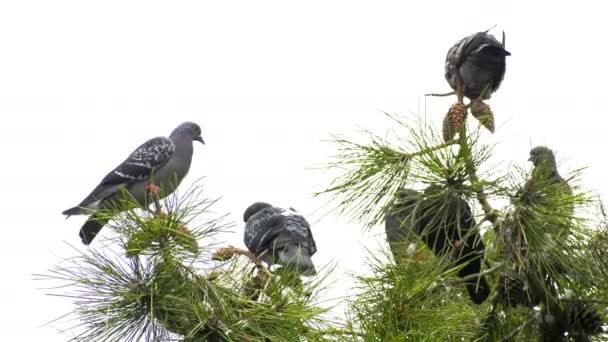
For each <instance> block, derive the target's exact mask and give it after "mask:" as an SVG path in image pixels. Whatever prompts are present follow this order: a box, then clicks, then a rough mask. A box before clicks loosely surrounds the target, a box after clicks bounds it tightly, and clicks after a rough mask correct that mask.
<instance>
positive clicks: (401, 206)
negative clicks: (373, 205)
mask: <svg viewBox="0 0 608 342" xmlns="http://www.w3.org/2000/svg"><path fill="white" fill-rule="evenodd" d="M429 189H430V188H429ZM429 189H427V191H425V194H421V193H419V192H418V191H415V190H411V189H402V190H400V191H399V192H398V194H397V199H396V201H395V203H394V204H393V206H392V208H390V209H389V211H388V212H387V215H386V217H385V229H386V232H387V238H388V241H389V246H390V247H391V250H392V251H393V254H399V253H401V252H400V251H399V250H398V251H395V250H393V248H394V247H401V248H402V246H399V244H400V241H403V240H402V239H403V237H404V236H405V235H406V234H408V233H410V232H414V233H416V234H417V235H418V236H420V238H421V239H422V241H424V243H425V244H426V245H427V246H429V248H430V249H431V250H432V251H433V253H434V254H435V255H437V256H439V257H442V256H444V255H446V254H448V253H451V254H452V260H453V263H454V265H462V264H466V265H465V266H464V267H463V268H461V269H460V270H459V271H458V275H459V276H460V277H463V278H464V277H466V276H469V275H472V274H476V273H479V272H481V264H482V260H483V254H484V251H485V246H484V244H483V241H482V239H481V235H480V234H479V233H478V232H476V233H474V234H470V236H468V237H467V239H466V241H462V239H463V238H464V237H465V235H467V233H468V232H469V230H470V229H471V228H472V227H475V218H474V217H473V214H472V211H471V207H470V206H469V204H468V203H467V201H466V200H464V199H463V198H461V197H460V196H459V195H457V194H455V193H449V194H447V195H446V196H443V195H442V196H440V197H435V196H431V195H429V193H430V192H431V191H428V190H429ZM465 284H466V289H467V292H468V293H469V297H470V298H471V300H472V301H473V302H474V303H476V304H481V303H483V302H484V301H485V300H486V298H488V296H489V294H490V286H489V284H488V282H487V281H486V279H485V277H483V276H482V277H481V278H480V277H474V278H472V279H469V280H467V281H466V282H465Z"/></svg>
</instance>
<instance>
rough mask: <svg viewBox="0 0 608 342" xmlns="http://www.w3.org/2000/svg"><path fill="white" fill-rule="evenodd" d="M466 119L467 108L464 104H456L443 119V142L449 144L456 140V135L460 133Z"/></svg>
mask: <svg viewBox="0 0 608 342" xmlns="http://www.w3.org/2000/svg"><path fill="white" fill-rule="evenodd" d="M466 117H467V107H466V106H465V105H464V103H460V102H456V103H454V104H453V105H452V106H451V107H450V110H448V112H447V114H446V115H445V117H444V118H443V140H445V141H446V142H448V141H450V140H452V139H454V137H455V136H456V133H457V132H458V131H460V128H461V127H462V124H463V123H464V120H465V119H466Z"/></svg>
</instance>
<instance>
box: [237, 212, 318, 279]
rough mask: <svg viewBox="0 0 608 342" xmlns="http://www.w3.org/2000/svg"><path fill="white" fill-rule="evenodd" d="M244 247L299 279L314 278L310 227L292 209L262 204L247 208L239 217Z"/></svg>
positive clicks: (314, 250)
mask: <svg viewBox="0 0 608 342" xmlns="http://www.w3.org/2000/svg"><path fill="white" fill-rule="evenodd" d="M243 220H244V221H245V223H246V224H245V237H244V240H245V245H246V246H247V248H248V249H249V251H251V253H253V254H255V255H258V256H261V258H262V260H264V261H265V262H267V263H268V264H270V265H272V264H280V265H283V266H284V267H286V268H287V269H288V270H290V271H293V272H296V273H300V274H302V275H314V274H316V270H315V266H314V265H313V263H312V259H311V257H312V256H313V255H314V254H315V253H316V252H317V246H316V244H315V240H314V239H313V237H312V232H311V231H310V225H309V224H308V222H307V221H306V219H304V217H303V216H302V215H301V214H300V213H298V212H297V211H295V209H293V208H289V209H283V208H277V207H273V206H272V205H270V204H268V203H264V202H256V203H254V204H252V205H250V206H249V207H248V208H247V210H245V213H244V215H243Z"/></svg>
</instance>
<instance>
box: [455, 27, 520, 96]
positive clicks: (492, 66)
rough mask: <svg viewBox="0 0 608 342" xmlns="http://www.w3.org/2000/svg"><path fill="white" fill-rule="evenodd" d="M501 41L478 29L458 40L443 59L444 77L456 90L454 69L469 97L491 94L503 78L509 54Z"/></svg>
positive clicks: (464, 91) (465, 94) (503, 38)
mask: <svg viewBox="0 0 608 342" xmlns="http://www.w3.org/2000/svg"><path fill="white" fill-rule="evenodd" d="M502 40H503V41H502V43H501V42H499V41H498V40H496V38H494V36H492V35H490V34H488V31H484V32H477V33H475V34H472V35H470V36H468V37H465V38H463V39H461V40H460V41H458V42H457V43H456V44H454V46H452V47H451V48H450V49H449V50H448V54H447V56H446V60H445V78H446V80H447V81H448V83H449V84H450V86H451V87H452V89H454V90H456V91H457V90H458V85H457V77H456V70H458V71H459V74H460V77H461V81H462V86H463V88H462V91H463V95H464V96H466V97H468V98H469V99H471V100H474V99H477V98H479V97H480V96H482V95H483V98H482V99H487V98H490V96H491V94H492V93H493V92H495V91H496V90H497V89H498V87H499V86H500V83H501V82H502V80H503V78H504V75H505V69H506V56H510V55H511V53H509V52H508V51H507V50H505V47H504V40H505V36H504V32H503V37H502Z"/></svg>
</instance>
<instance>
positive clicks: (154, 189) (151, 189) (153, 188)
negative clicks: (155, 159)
mask: <svg viewBox="0 0 608 342" xmlns="http://www.w3.org/2000/svg"><path fill="white" fill-rule="evenodd" d="M146 191H148V193H149V194H151V195H158V194H159V193H160V186H158V185H156V184H154V183H149V184H147V185H146Z"/></svg>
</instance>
